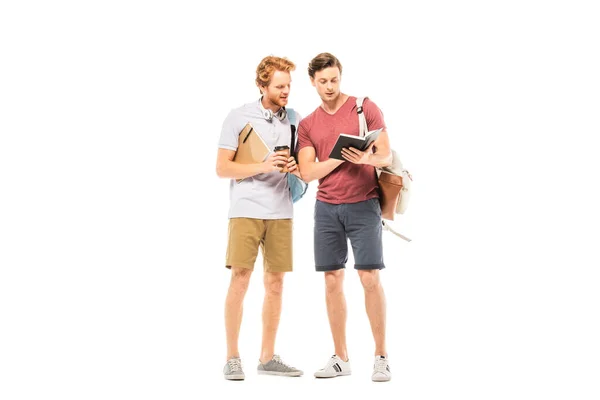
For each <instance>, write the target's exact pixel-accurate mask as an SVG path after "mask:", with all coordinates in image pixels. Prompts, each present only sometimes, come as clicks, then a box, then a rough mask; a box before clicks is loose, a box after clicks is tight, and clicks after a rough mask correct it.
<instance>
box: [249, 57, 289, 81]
mask: <svg viewBox="0 0 600 400" xmlns="http://www.w3.org/2000/svg"><path fill="white" fill-rule="evenodd" d="M295 69H296V65H295V64H294V63H293V62H291V61H290V60H288V59H287V58H285V57H283V58H282V57H275V56H267V57H265V58H263V59H262V61H261V62H260V64H258V67H256V85H257V86H258V87H261V86H269V84H270V83H271V79H272V78H273V74H274V73H275V71H282V72H288V73H289V72H290V71H293V70H295Z"/></svg>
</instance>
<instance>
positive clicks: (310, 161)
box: [298, 53, 392, 381]
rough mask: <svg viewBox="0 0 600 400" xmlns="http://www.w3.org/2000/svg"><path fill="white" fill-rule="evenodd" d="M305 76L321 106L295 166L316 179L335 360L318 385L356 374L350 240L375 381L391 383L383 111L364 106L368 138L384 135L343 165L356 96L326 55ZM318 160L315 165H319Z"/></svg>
mask: <svg viewBox="0 0 600 400" xmlns="http://www.w3.org/2000/svg"><path fill="white" fill-rule="evenodd" d="M308 74H309V76H310V80H311V82H312V85H313V86H314V87H315V88H316V89H317V93H318V94H319V97H321V100H322V102H321V105H320V106H319V107H317V109H316V110H315V111H313V113H312V114H310V115H309V116H307V117H306V118H304V119H303V120H302V121H301V122H300V125H299V127H298V148H299V153H298V164H299V165H301V166H302V178H303V179H304V180H305V181H306V182H309V181H312V180H315V179H318V180H319V188H318V192H317V201H316V204H315V227H314V252H315V267H316V270H317V271H322V272H324V274H325V284H326V289H327V290H326V300H327V313H328V316H329V325H330V327H331V333H332V336H333V342H334V346H335V354H334V355H333V356H332V357H331V358H330V359H329V361H328V362H327V364H326V365H325V367H324V368H322V369H321V370H319V371H317V372H316V373H315V377H317V378H331V377H335V376H340V375H349V374H350V373H351V369H350V362H349V360H348V352H347V348H346V299H345V297H344V292H343V280H344V268H345V264H346V262H347V261H348V244H347V243H348V239H350V244H351V245H352V250H353V254H354V261H355V264H354V268H355V269H356V270H357V271H358V274H359V276H360V281H361V283H362V285H363V288H364V291H365V305H366V309H367V315H368V317H369V321H370V323H371V330H372V331H373V337H374V339H375V363H374V368H373V375H372V379H373V380H374V381H389V380H390V379H391V372H390V368H389V365H388V360H387V352H386V348H385V295H384V293H383V288H382V286H381V282H380V278H379V270H380V269H383V268H385V266H384V264H383V249H382V243H381V232H382V225H381V208H380V206H379V195H378V192H377V188H378V187H377V176H376V173H375V167H385V166H388V165H390V164H391V161H392V154H391V151H390V145H389V139H388V134H387V132H386V127H385V122H384V121H383V115H382V114H381V111H380V110H379V108H378V107H377V106H376V105H375V103H373V102H372V101H370V100H369V99H366V100H365V102H364V103H363V112H364V113H365V117H366V120H367V126H368V129H369V130H370V131H372V130H375V129H379V128H383V130H382V132H381V133H380V134H379V137H378V138H377V140H376V141H375V142H374V143H373V144H372V145H371V146H370V147H369V148H367V149H366V150H365V151H360V150H357V149H354V148H348V149H344V150H343V151H342V155H343V157H344V159H345V161H342V160H338V159H334V158H331V159H330V158H329V153H330V151H331V149H332V148H333V146H334V144H335V142H336V140H337V138H338V136H339V134H340V133H345V134H353V135H357V136H358V135H359V122H358V114H357V106H356V97H352V96H348V95H347V94H344V93H342V92H341V91H340V81H341V78H342V65H341V63H340V62H339V60H338V59H337V58H336V57H334V56H333V55H331V54H329V53H322V54H319V55H317V56H316V57H315V58H313V59H312V60H311V62H310V63H309V66H308ZM317 159H318V161H316V160H317Z"/></svg>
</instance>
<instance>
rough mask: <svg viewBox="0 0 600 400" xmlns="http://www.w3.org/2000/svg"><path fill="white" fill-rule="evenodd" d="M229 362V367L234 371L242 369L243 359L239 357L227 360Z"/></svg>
mask: <svg viewBox="0 0 600 400" xmlns="http://www.w3.org/2000/svg"><path fill="white" fill-rule="evenodd" d="M227 364H229V369H231V371H232V372H239V371H241V370H242V361H241V360H240V359H239V358H232V359H231V360H227Z"/></svg>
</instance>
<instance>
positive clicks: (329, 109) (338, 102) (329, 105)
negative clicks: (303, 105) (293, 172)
mask: <svg viewBox="0 0 600 400" xmlns="http://www.w3.org/2000/svg"><path fill="white" fill-rule="evenodd" d="M346 100H348V95H347V94H344V93H340V95H339V96H338V97H337V98H336V99H335V100H332V101H323V102H322V103H321V107H322V108H323V110H325V112H326V113H327V114H335V113H336V112H337V110H339V109H340V107H342V106H343V105H344V103H345V102H346Z"/></svg>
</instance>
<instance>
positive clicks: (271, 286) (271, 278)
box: [265, 272, 283, 296]
mask: <svg viewBox="0 0 600 400" xmlns="http://www.w3.org/2000/svg"><path fill="white" fill-rule="evenodd" d="M265 291H266V292H267V294H269V295H275V296H280V295H281V294H282V293H283V273H282V272H281V273H265Z"/></svg>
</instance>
